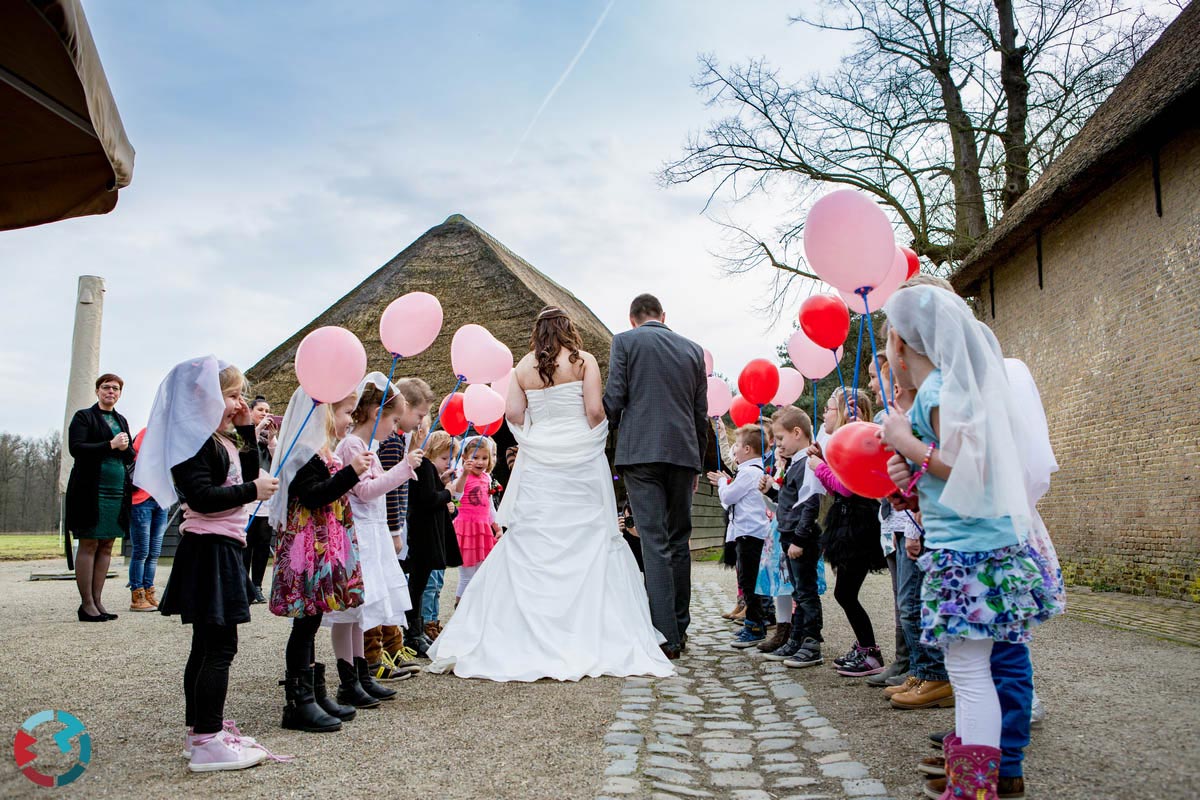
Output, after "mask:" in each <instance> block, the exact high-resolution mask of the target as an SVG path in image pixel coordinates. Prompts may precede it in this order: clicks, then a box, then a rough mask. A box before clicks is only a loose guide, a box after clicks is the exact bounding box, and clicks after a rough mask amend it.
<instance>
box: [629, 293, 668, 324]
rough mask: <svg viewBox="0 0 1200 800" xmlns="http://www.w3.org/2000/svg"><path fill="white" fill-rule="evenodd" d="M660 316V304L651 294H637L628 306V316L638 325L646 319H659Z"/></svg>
mask: <svg viewBox="0 0 1200 800" xmlns="http://www.w3.org/2000/svg"><path fill="white" fill-rule="evenodd" d="M662 315H663V307H662V303H660V302H658V298H657V297H655V296H654V295H652V294H639V295H638V296H637V297H635V298H633V302H632V303H630V304H629V316H630V317H631V318H632V319H634V320H635V321H636V322H637V323H638V324H639V325H640V324H641V323H643V322H645V321H646V320H648V319H661V318H662Z"/></svg>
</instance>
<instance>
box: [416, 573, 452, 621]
mask: <svg viewBox="0 0 1200 800" xmlns="http://www.w3.org/2000/svg"><path fill="white" fill-rule="evenodd" d="M445 585H446V570H444V569H435V570H434V571H433V572H431V573H429V583H428V584H426V586H425V594H423V595H421V619H423V620H425V621H426V622H434V621H435V620H438V619H441V617H439V616H438V612H439V610H440V609H439V607H438V598H440V597H441V596H442V587H443V586H445Z"/></svg>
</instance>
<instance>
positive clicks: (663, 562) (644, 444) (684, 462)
mask: <svg viewBox="0 0 1200 800" xmlns="http://www.w3.org/2000/svg"><path fill="white" fill-rule="evenodd" d="M664 320H665V315H664V314H663V308H662V304H661V303H659V302H658V299H657V298H655V297H654V296H653V295H648V294H643V295H639V296H638V297H636V298H634V301H633V304H632V305H631V306H630V308H629V322H630V324H631V325H633V330H629V331H624V332H622V333H618V334H617V335H616V336H614V337H613V342H612V353H611V355H610V357H609V362H608V384H607V385H606V386H605V389H604V410H605V412H606V413H607V415H608V421H609V426H610V427H611V428H612V429H613V430H616V431H617V457H616V467H617V471H618V472H620V473H621V475H622V477H624V479H625V488H626V490H627V492H628V493H629V504H630V506H631V507H632V509H633V516H634V519H636V520H637V527H638V533H639V534H640V536H641V543H642V559H643V561H644V562H645V565H646V593H647V594H648V595H649V597H650V616H651V619H652V620H653V622H654V627H655V628H657V629H658V631H659V632H660V633H662V635H663V636H665V637H666V639H667V642H666V644H665V645H663V651H664V652H665V653H666V654H667V656H668V657H670V658H678V657H679V653H680V651H681V650H682V649H683V646H684V643H685V640H686V638H687V628H688V623H689V622H690V621H691V616H690V614H689V613H688V605H689V603H690V602H691V595H692V557H691V551H690V550H689V547H688V540H689V539H690V538H691V535H692V495H693V494H694V493H695V491H696V480H697V476H698V475H699V473H700V471H701V468H702V461H701V459H702V458H703V455H704V449H705V446H706V444H707V442H708V431H709V428H708V379H707V377H706V376H705V374H704V351H703V350H702V349H701V348H700V345H698V344H696V343H695V342H692V341H689V340H688V339H685V338H683V337H682V336H680V335H679V334H677V333H675V332H674V331H672V330H671V329H670V328H668V327H667V326H666V324H665V323H664Z"/></svg>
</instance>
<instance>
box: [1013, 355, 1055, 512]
mask: <svg viewBox="0 0 1200 800" xmlns="http://www.w3.org/2000/svg"><path fill="white" fill-rule="evenodd" d="M1004 368H1005V370H1006V371H1007V372H1008V384H1009V386H1010V387H1011V388H1012V396H1013V400H1014V402H1015V403H1016V404H1017V407H1018V408H1020V409H1021V410H1022V412H1023V414H1024V417H1023V419H1022V424H1021V435H1020V436H1018V437H1017V446H1018V447H1019V448H1020V450H1021V463H1022V464H1023V465H1024V467H1025V486H1026V488H1027V489H1028V493H1029V505H1030V507H1031V508H1033V507H1036V506H1037V504H1038V501H1039V500H1041V499H1042V497H1043V496H1044V495H1045V494H1046V492H1048V491H1049V490H1050V476H1051V475H1053V474H1054V473H1055V472H1058V461H1057V460H1056V459H1055V458H1054V448H1053V447H1052V446H1051V445H1050V426H1049V424H1048V423H1047V422H1046V409H1045V408H1044V407H1043V406H1042V395H1041V394H1040V393H1039V392H1038V388H1037V384H1036V383H1035V382H1034V380H1033V375H1032V374H1031V373H1030V372H1029V367H1027V366H1026V365H1025V362H1024V361H1021V360H1020V359H1016V358H1006V359H1004Z"/></svg>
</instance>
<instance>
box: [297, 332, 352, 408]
mask: <svg viewBox="0 0 1200 800" xmlns="http://www.w3.org/2000/svg"><path fill="white" fill-rule="evenodd" d="M366 374H367V351H366V350H365V349H363V346H362V342H360V341H359V340H358V337H357V336H355V335H354V334H353V333H351V332H350V331H348V330H346V329H345V328H339V327H337V326H335V325H327V326H325V327H324V328H317V329H316V330H315V331H313V332H312V333H310V334H308V336H305V337H304V339H303V340H302V341H301V342H300V346H299V347H297V348H296V379H297V380H299V381H300V385H301V386H303V387H304V391H306V392H308V396H309V397H311V398H312V399H313V400H316V401H317V402H318V403H336V402H338V401H339V400H344V399H345V398H346V397H348V396H349V395H351V394H353V393H354V390H355V389H357V388H358V384H359V382H360V381H361V380H362V379H363V376H364V375H366Z"/></svg>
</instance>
